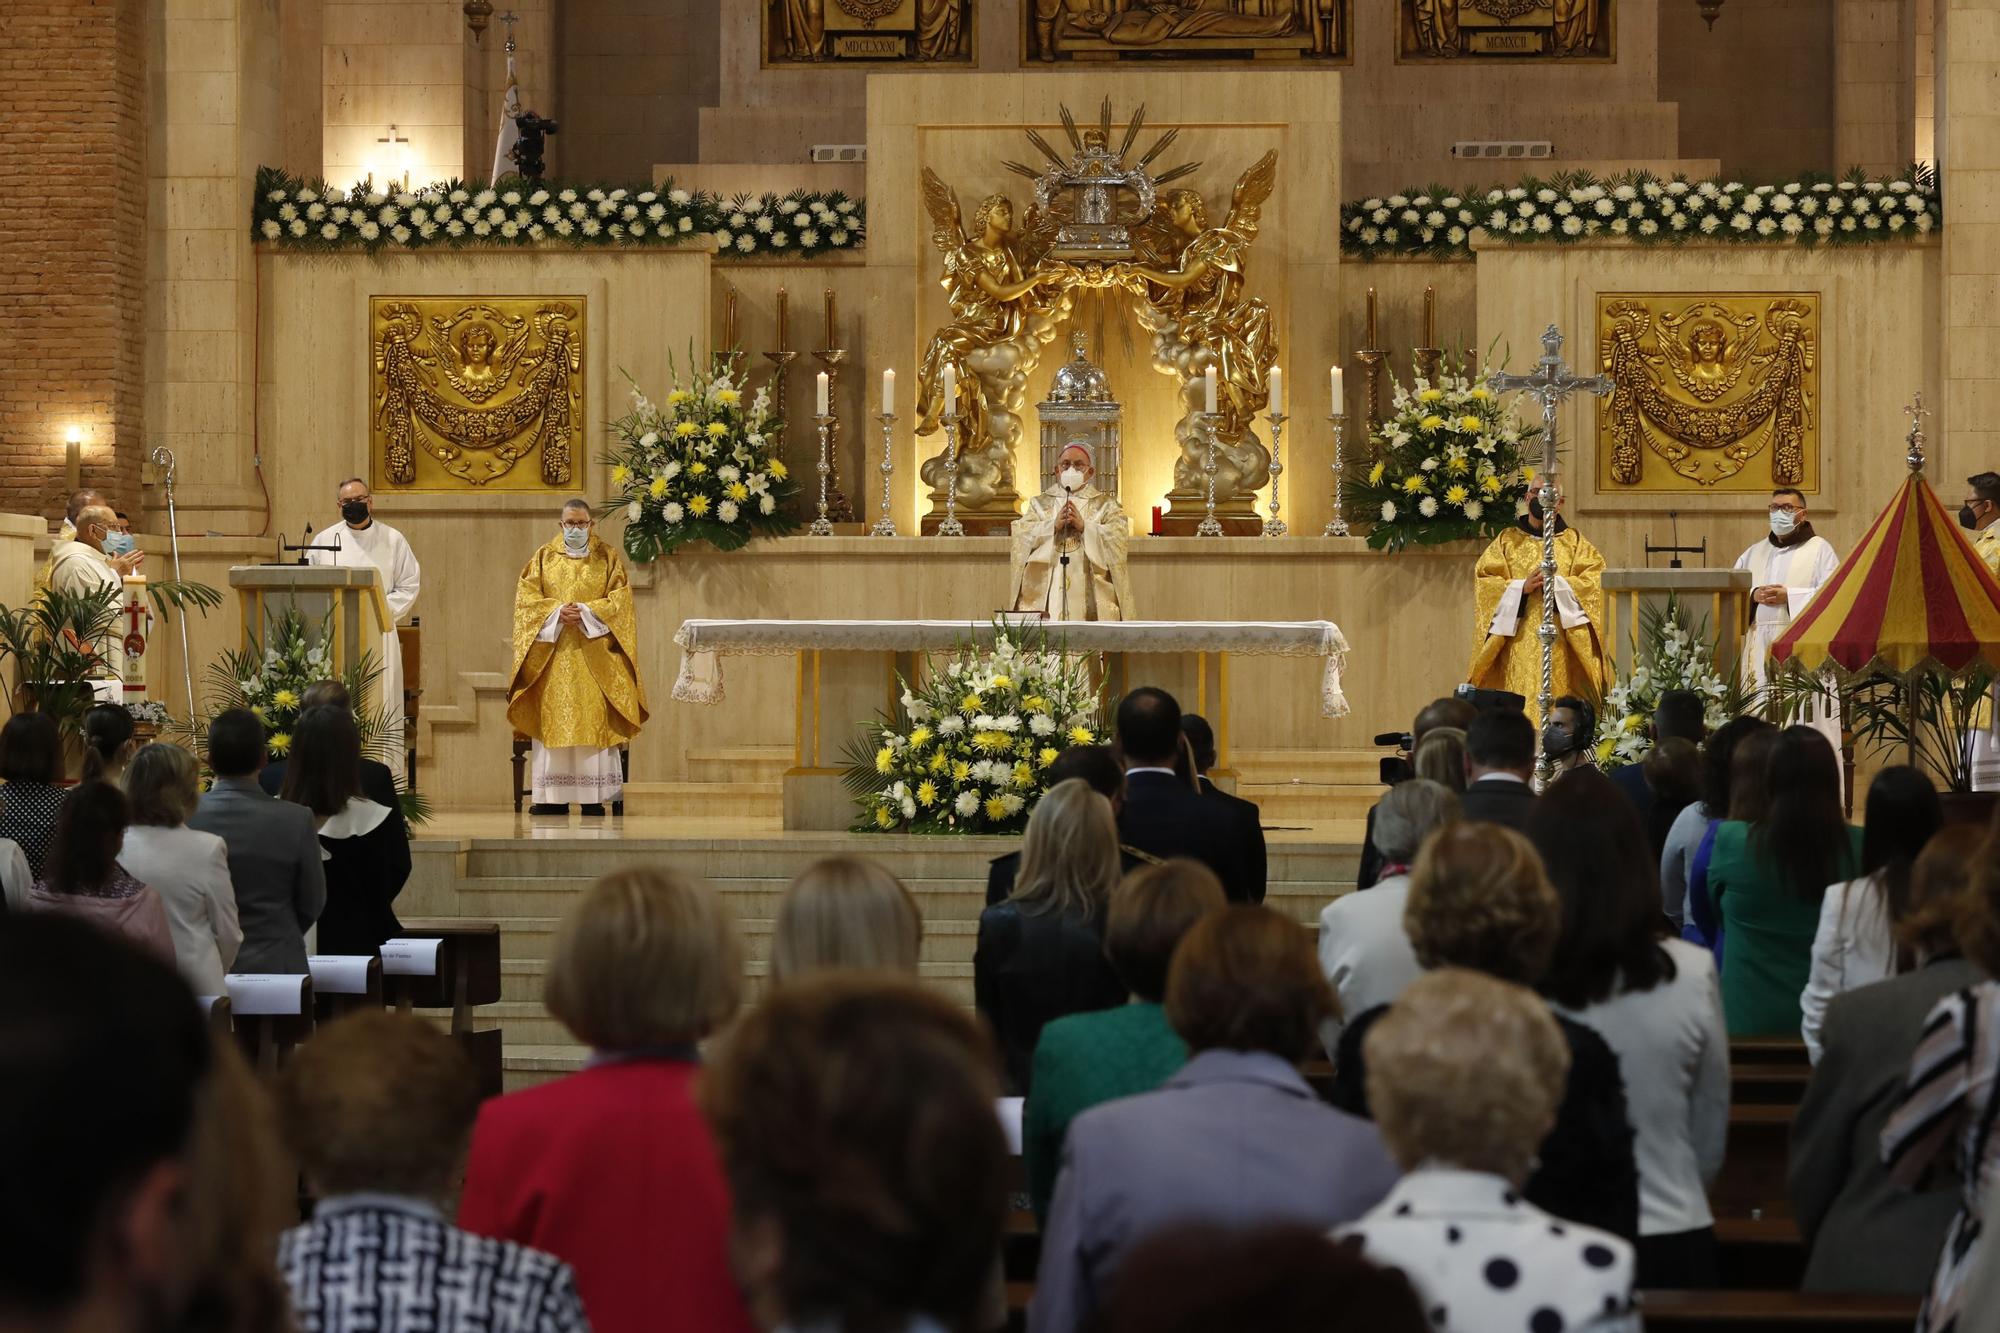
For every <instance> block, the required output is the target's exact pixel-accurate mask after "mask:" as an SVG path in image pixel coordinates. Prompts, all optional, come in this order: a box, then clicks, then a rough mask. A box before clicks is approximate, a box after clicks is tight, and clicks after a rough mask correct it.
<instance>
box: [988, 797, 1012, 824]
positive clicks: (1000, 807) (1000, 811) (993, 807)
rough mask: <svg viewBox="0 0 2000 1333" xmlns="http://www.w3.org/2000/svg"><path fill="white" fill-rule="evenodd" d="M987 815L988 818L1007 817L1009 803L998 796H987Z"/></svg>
mask: <svg viewBox="0 0 2000 1333" xmlns="http://www.w3.org/2000/svg"><path fill="white" fill-rule="evenodd" d="M986 817H987V818H988V819H1005V818H1006V817H1007V803H1006V802H1005V801H1003V800H1001V799H1000V798H999V797H998V796H989V797H987V798H986Z"/></svg>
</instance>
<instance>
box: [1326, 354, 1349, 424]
mask: <svg viewBox="0 0 2000 1333" xmlns="http://www.w3.org/2000/svg"><path fill="white" fill-rule="evenodd" d="M1330 374H1331V376H1332V378H1333V414H1334V415H1335V416H1337V417H1344V416H1346V415H1347V393H1346V383H1345V377H1344V376H1342V375H1341V373H1340V367H1339V366H1335V367H1333V369H1332V371H1331V372H1330Z"/></svg>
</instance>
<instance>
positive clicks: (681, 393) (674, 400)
mask: <svg viewBox="0 0 2000 1333" xmlns="http://www.w3.org/2000/svg"><path fill="white" fill-rule="evenodd" d="M693 401H694V395H693V394H691V393H689V392H688V391H687V390H686V389H675V390H674V391H673V392H672V393H670V394H668V395H667V406H668V407H681V406H684V405H686V404H688V403H691V402H693Z"/></svg>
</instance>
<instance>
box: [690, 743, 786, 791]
mask: <svg viewBox="0 0 2000 1333" xmlns="http://www.w3.org/2000/svg"><path fill="white" fill-rule="evenodd" d="M687 766H688V776H689V778H691V779H692V780H693V781H695V782H755V783H772V782H782V781H783V780H784V776H785V770H786V769H788V768H790V767H791V766H792V747H791V746H789V745H740V746H733V747H729V748H725V749H717V750H689V751H688V752H687Z"/></svg>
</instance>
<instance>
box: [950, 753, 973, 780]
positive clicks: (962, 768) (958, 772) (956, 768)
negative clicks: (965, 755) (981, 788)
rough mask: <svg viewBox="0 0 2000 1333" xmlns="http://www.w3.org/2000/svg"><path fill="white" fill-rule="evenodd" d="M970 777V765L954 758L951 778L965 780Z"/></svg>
mask: <svg viewBox="0 0 2000 1333" xmlns="http://www.w3.org/2000/svg"><path fill="white" fill-rule="evenodd" d="M971 777H972V765H971V764H970V763H968V762H967V761H965V760H963V759H959V760H955V761H953V763H952V766H951V780H952V781H953V782H966V781H969V780H970V779H971Z"/></svg>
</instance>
